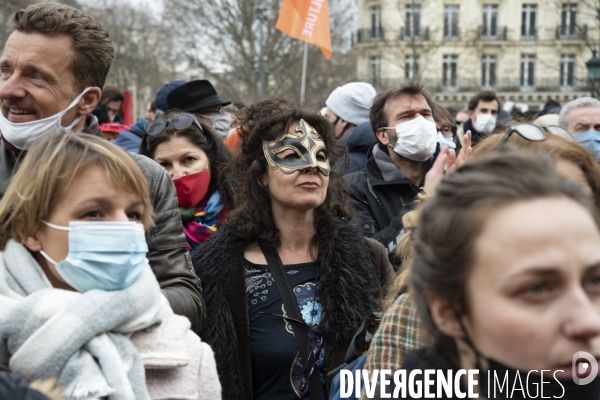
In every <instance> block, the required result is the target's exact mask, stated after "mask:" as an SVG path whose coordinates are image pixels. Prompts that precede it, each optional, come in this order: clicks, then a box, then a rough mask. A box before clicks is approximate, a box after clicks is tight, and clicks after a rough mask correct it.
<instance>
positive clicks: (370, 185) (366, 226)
mask: <svg viewBox="0 0 600 400" xmlns="http://www.w3.org/2000/svg"><path fill="white" fill-rule="evenodd" d="M437 152H439V145H438V148H437V151H436V154H435V155H434V156H433V157H432V158H431V160H430V161H429V162H428V168H430V167H431V165H432V164H433V161H434V160H435V157H436V156H437ZM381 166H383V167H384V171H382V169H381ZM345 178H346V181H347V182H348V185H349V186H350V200H351V201H352V203H353V204H354V219H353V220H352V224H353V225H354V226H356V228H357V229H358V230H359V231H360V232H362V234H363V235H365V236H367V237H370V238H372V239H375V240H377V241H379V242H380V243H381V244H383V246H384V247H385V249H386V250H387V252H388V254H389V255H390V258H391V260H392V261H395V258H394V250H395V248H396V246H397V245H398V241H399V239H400V237H401V235H402V233H403V231H402V216H404V214H405V213H407V212H408V211H411V210H413V209H414V207H415V202H414V200H415V198H416V196H417V194H418V193H419V190H420V189H419V186H418V185H417V184H415V183H414V182H413V181H412V180H411V179H410V178H408V177H407V176H406V175H404V174H403V173H402V171H400V170H399V169H398V167H397V166H396V164H395V163H394V161H393V160H392V159H391V158H390V157H389V155H388V154H387V152H386V151H385V150H384V149H382V148H381V146H379V145H378V144H375V145H373V146H372V147H371V148H370V149H369V151H368V152H367V164H366V166H365V169H363V170H361V171H358V172H354V173H352V174H349V175H346V176H345Z"/></svg>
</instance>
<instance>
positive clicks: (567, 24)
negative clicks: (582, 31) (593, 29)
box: [560, 3, 577, 36]
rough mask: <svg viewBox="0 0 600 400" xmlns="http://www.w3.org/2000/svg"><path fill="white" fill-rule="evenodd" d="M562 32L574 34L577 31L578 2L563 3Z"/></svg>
mask: <svg viewBox="0 0 600 400" xmlns="http://www.w3.org/2000/svg"><path fill="white" fill-rule="evenodd" d="M560 33H561V35H562V36H574V35H575V34H576V33H577V4H575V3H563V5H562V18H561V25H560Z"/></svg>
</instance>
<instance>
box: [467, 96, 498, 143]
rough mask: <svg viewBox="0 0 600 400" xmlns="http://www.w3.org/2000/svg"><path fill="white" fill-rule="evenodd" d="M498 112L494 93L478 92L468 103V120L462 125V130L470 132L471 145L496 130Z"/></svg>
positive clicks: (496, 98)
mask: <svg viewBox="0 0 600 400" xmlns="http://www.w3.org/2000/svg"><path fill="white" fill-rule="evenodd" d="M499 112H500V100H498V97H497V96H496V93H495V92H491V91H485V92H480V93H478V94H476V95H475V96H474V97H473V98H472V99H471V101H469V107H468V111H467V113H468V114H469V118H470V119H469V120H468V121H467V122H465V123H464V125H463V129H464V131H465V132H466V131H471V134H472V135H473V143H477V142H478V141H479V140H481V139H482V138H483V137H484V136H485V135H486V134H490V133H492V132H493V131H494V129H496V122H497V120H498V113H499Z"/></svg>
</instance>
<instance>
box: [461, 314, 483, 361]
mask: <svg viewBox="0 0 600 400" xmlns="http://www.w3.org/2000/svg"><path fill="white" fill-rule="evenodd" d="M454 318H456V320H457V321H458V324H459V325H460V329H462V331H463V336H462V337H461V339H462V340H464V341H465V343H467V345H468V346H469V347H470V348H471V350H473V352H474V353H475V368H477V369H480V370H482V371H483V368H482V367H481V364H480V362H479V360H480V358H485V357H484V356H483V355H482V354H481V353H480V352H479V350H477V348H476V347H475V345H474V344H473V341H472V340H471V338H470V336H469V333H468V332H467V330H466V329H465V325H464V324H463V322H462V319H460V316H459V314H458V311H456V309H455V310H454ZM457 347H458V346H457ZM457 350H458V348H457ZM458 352H459V353H460V350H458ZM459 359H460V354H459Z"/></svg>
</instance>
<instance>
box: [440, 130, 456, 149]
mask: <svg viewBox="0 0 600 400" xmlns="http://www.w3.org/2000/svg"><path fill="white" fill-rule="evenodd" d="M437 140H438V143H439V144H440V148H442V149H443V148H444V145H445V144H447V145H448V148H450V149H456V143H454V138H453V137H445V136H444V135H442V134H441V133H439V132H438V135H437Z"/></svg>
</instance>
